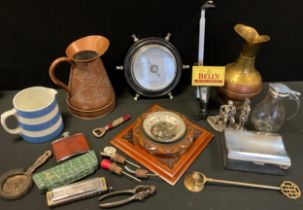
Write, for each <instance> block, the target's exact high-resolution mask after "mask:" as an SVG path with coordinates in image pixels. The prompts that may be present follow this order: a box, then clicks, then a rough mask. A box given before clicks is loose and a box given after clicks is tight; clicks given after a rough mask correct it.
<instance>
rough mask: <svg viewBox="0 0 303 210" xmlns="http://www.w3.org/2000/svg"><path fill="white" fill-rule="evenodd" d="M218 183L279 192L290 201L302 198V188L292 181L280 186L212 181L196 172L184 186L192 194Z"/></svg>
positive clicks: (186, 179) (187, 179) (185, 181)
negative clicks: (206, 185)
mask: <svg viewBox="0 0 303 210" xmlns="http://www.w3.org/2000/svg"><path fill="white" fill-rule="evenodd" d="M207 182H209V183H216V184H226V185H234V186H243V187H252V188H262V189H268V190H279V191H280V192H281V193H282V194H283V195H285V196H286V197H288V198H289V199H298V198H300V196H301V191H300V188H299V187H298V186H297V185H296V184H295V183H293V182H291V181H283V182H282V183H281V185H280V186H270V185H262V184H254V183H247V182H235V181H228V180H222V179H212V178H208V177H206V176H205V175H204V174H202V173H200V172H197V171H194V172H193V173H192V174H190V175H188V176H186V177H185V179H184V185H185V187H186V189H188V190H189V191H191V192H200V191H201V190H203V188H204V186H205V184H206V183H207Z"/></svg>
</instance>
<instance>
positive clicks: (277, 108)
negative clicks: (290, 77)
mask: <svg viewBox="0 0 303 210" xmlns="http://www.w3.org/2000/svg"><path fill="white" fill-rule="evenodd" d="M300 95H301V94H300V93H299V92H297V91H294V90H291V89H290V88H289V87H287V86H286V85H284V84H282V83H270V84H269V91H268V95H267V96H266V97H265V98H264V99H263V100H262V101H261V102H260V103H259V104H258V105H257V106H256V107H255V108H254V110H253V112H252V115H251V119H252V122H253V124H254V126H255V128H256V129H257V130H258V131H262V132H275V131H277V130H279V129H280V128H281V127H282V125H283V124H284V122H285V115H286V114H285V106H284V99H285V98H288V99H291V100H295V101H296V103H297V109H296V111H295V113H294V114H293V115H292V116H291V117H289V118H287V120H290V119H292V118H293V117H295V116H296V114H297V113H298V111H299V108H300V100H299V96H300Z"/></svg>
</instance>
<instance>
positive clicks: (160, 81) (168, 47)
mask: <svg viewBox="0 0 303 210" xmlns="http://www.w3.org/2000/svg"><path fill="white" fill-rule="evenodd" d="M170 36H171V34H170V33H168V34H167V36H166V37H165V38H164V39H163V38H157V37H149V38H145V39H138V38H137V37H136V36H135V35H132V38H133V40H134V44H133V45H132V46H131V47H130V49H129V50H128V52H127V55H126V57H125V59H124V65H123V66H117V67H116V68H117V69H118V70H124V75H125V78H126V80H127V82H128V84H129V85H130V86H131V88H132V89H133V90H134V91H135V92H136V95H135V97H134V100H137V99H138V98H139V96H140V95H142V96H146V97H160V96H164V95H168V96H169V98H170V99H172V98H173V96H172V94H171V91H172V90H173V89H174V88H175V87H176V85H177V84H178V82H179V81H180V78H181V71H182V69H185V68H189V66H187V65H182V60H181V57H180V55H179V53H178V51H177V49H176V48H175V47H174V46H173V45H172V44H171V43H170V42H169V39H170Z"/></svg>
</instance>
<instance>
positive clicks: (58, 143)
mask: <svg viewBox="0 0 303 210" xmlns="http://www.w3.org/2000/svg"><path fill="white" fill-rule="evenodd" d="M63 136H64V137H63V138H60V139H58V140H55V141H53V142H52V149H53V153H54V157H55V159H56V160H57V162H61V161H64V160H67V159H69V158H71V157H73V156H75V155H79V154H83V153H86V152H88V151H89V150H90V148H89V145H88V143H87V139H86V137H85V136H84V134H83V133H76V134H74V135H71V136H69V135H63Z"/></svg>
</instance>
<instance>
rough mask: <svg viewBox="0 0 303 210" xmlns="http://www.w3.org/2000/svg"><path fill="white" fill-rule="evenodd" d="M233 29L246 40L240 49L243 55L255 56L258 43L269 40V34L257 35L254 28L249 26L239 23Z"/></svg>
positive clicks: (258, 46)
mask: <svg viewBox="0 0 303 210" xmlns="http://www.w3.org/2000/svg"><path fill="white" fill-rule="evenodd" d="M234 29H235V31H236V32H237V34H239V35H240V36H241V37H242V38H243V39H244V40H245V41H246V43H245V44H244V46H243V48H242V51H241V54H242V55H243V56H247V57H255V56H256V54H257V52H258V49H259V48H260V45H261V44H262V43H265V42H268V41H269V40H270V37H269V36H267V35H259V33H258V32H257V31H256V29H254V28H253V27H251V26H247V25H244V24H241V23H240V24H237V25H235V27H234Z"/></svg>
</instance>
